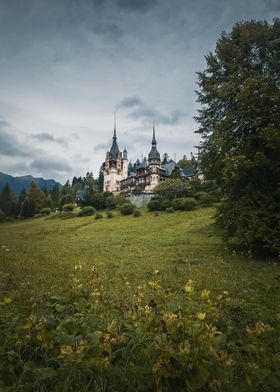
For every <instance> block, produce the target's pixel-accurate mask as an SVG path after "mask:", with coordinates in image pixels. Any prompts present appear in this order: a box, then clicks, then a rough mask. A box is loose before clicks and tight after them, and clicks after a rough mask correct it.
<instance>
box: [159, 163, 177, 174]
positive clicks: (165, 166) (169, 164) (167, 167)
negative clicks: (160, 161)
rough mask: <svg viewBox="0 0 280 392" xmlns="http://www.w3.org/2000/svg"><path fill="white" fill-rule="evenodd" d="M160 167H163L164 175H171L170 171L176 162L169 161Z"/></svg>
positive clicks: (173, 168)
mask: <svg viewBox="0 0 280 392" xmlns="http://www.w3.org/2000/svg"><path fill="white" fill-rule="evenodd" d="M162 167H163V168H164V169H165V173H166V175H167V176H171V174H172V172H173V171H174V170H175V167H176V163H175V162H174V161H170V162H168V163H165V164H164V165H162Z"/></svg>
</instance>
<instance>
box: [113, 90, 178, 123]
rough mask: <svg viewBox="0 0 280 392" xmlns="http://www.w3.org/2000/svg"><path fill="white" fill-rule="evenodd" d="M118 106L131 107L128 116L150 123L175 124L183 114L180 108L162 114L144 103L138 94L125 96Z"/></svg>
mask: <svg viewBox="0 0 280 392" xmlns="http://www.w3.org/2000/svg"><path fill="white" fill-rule="evenodd" d="M118 106H119V107H120V108H126V109H132V110H131V111H130V113H129V117H130V118H133V119H134V120H140V121H142V122H144V123H150V124H152V123H156V124H165V125H176V124H178V123H179V122H180V121H181V120H182V118H183V117H184V116H185V114H184V113H183V112H182V111H180V110H175V111H173V112H172V113H171V114H169V115H167V114H163V113H161V112H159V111H158V110H156V109H154V108H152V107H150V106H148V105H147V104H145V103H144V102H143V101H142V100H141V98H139V97H138V96H132V97H126V98H124V99H123V100H122V101H121V103H120V104H119V105H118Z"/></svg>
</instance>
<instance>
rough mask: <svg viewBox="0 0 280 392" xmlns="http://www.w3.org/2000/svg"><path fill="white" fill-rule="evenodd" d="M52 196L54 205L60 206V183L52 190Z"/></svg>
mask: <svg viewBox="0 0 280 392" xmlns="http://www.w3.org/2000/svg"><path fill="white" fill-rule="evenodd" d="M50 195H51V198H52V205H53V207H55V208H56V207H58V205H59V199H60V186H59V184H58V183H56V184H55V186H54V187H53V189H52V190H51V192H50Z"/></svg>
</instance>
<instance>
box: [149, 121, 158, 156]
mask: <svg viewBox="0 0 280 392" xmlns="http://www.w3.org/2000/svg"><path fill="white" fill-rule="evenodd" d="M148 161H149V163H150V164H157V163H159V164H160V153H159V152H158V150H157V141H156V135H155V126H153V139H152V148H151V151H150V152H149V155H148Z"/></svg>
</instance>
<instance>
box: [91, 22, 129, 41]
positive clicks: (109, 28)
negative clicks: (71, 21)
mask: <svg viewBox="0 0 280 392" xmlns="http://www.w3.org/2000/svg"><path fill="white" fill-rule="evenodd" d="M92 30H93V32H95V33H96V34H100V35H103V36H104V37H106V38H108V39H110V40H111V41H118V40H119V39H120V38H121V37H122V35H123V33H122V30H121V29H120V27H119V26H117V25H116V24H114V23H111V24H110V23H98V24H96V25H95V26H94V27H93V28H92Z"/></svg>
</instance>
